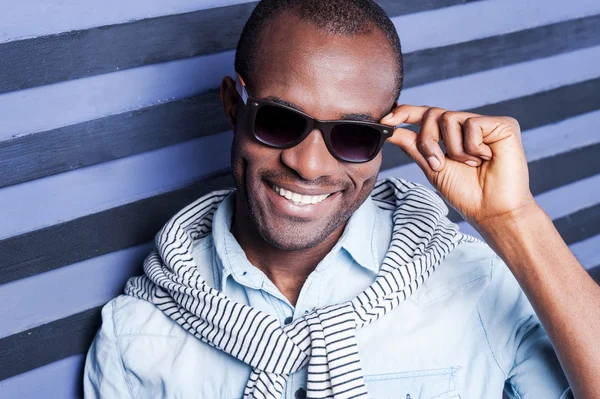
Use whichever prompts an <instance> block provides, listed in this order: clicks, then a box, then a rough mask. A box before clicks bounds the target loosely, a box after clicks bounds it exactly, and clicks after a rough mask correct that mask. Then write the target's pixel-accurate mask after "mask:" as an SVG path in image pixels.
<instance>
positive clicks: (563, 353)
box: [476, 206, 600, 399]
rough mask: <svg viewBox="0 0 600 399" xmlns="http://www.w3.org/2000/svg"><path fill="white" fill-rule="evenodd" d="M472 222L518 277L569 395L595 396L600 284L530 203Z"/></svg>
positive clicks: (598, 394)
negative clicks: (507, 213) (518, 209)
mask: <svg viewBox="0 0 600 399" xmlns="http://www.w3.org/2000/svg"><path fill="white" fill-rule="evenodd" d="M476 227H477V229H478V230H479V231H480V233H481V234H482V236H483V237H484V239H485V240H486V241H487V243H488V244H489V245H490V246H491V247H492V248H493V249H494V251H496V253H497V254H498V255H499V256H500V257H501V258H502V259H503V260H504V262H505V263H506V264H507V265H508V267H509V268H510V270H511V272H512V273H513V274H514V275H515V277H516V279H517V280H518V281H519V284H520V285H521V288H522V289H523V291H524V292H525V294H526V295H527V297H528V299H529V301H530V302H531V304H532V306H533V308H534V310H535V312H536V314H537V315H538V317H539V319H540V321H541V323H542V325H543V326H544V328H545V329H546V331H547V332H548V336H549V337H550V340H551V341H552V344H553V345H554V348H555V350H556V353H557V356H558V358H559V360H560V363H561V365H562V367H563V370H564V372H565V374H566V376H567V378H568V380H569V383H570V384H571V388H572V390H573V393H574V394H575V397H576V398H578V399H583V398H586V399H587V398H590V399H591V398H600V345H598V342H597V340H598V339H599V335H600V287H599V286H598V285H597V284H596V283H595V282H594V280H593V279H592V278H591V277H590V276H589V275H588V273H587V272H586V271H585V269H584V268H583V267H582V266H581V264H580V263H579V262H578V261H577V259H576V258H575V256H573V254H572V253H571V251H570V250H569V248H568V246H567V245H566V244H565V242H564V241H563V240H562V238H561V237H560V235H559V234H558V232H557V231H556V229H555V228H554V225H553V224H552V221H551V220H550V218H549V217H548V215H546V214H545V213H544V212H543V210H541V208H539V207H537V206H534V207H531V208H530V209H524V210H522V211H521V212H519V213H515V214H513V215H511V216H506V217H502V218H498V219H496V220H489V221H487V222H486V223H485V224H482V225H479V226H476Z"/></svg>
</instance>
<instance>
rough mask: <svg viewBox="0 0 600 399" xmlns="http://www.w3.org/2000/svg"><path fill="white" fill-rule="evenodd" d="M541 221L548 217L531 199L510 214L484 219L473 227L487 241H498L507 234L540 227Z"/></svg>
mask: <svg viewBox="0 0 600 399" xmlns="http://www.w3.org/2000/svg"><path fill="white" fill-rule="evenodd" d="M543 221H550V222H551V219H550V218H549V216H548V215H547V214H546V212H544V210H543V209H542V208H541V207H540V206H539V205H538V204H537V202H535V200H534V199H533V198H532V199H531V201H530V202H528V203H527V204H525V205H523V206H521V207H519V208H516V209H514V210H512V211H510V212H505V213H503V214H500V215H496V216H492V217H488V218H485V219H484V220H481V221H478V222H475V223H474V224H473V227H474V228H475V229H476V230H477V231H478V232H479V233H480V234H481V236H482V237H484V238H486V240H487V239H500V238H502V237H506V235H507V234H510V235H513V234H523V233H525V232H527V231H532V230H534V229H535V228H536V227H538V226H540V223H543Z"/></svg>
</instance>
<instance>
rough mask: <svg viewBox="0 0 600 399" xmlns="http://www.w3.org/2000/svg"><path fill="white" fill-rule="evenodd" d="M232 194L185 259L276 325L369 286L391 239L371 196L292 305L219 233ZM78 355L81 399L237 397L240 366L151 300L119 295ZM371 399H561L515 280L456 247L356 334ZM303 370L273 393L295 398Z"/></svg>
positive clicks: (558, 380) (477, 250)
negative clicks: (86, 349) (402, 299)
mask: <svg viewBox="0 0 600 399" xmlns="http://www.w3.org/2000/svg"><path fill="white" fill-rule="evenodd" d="M233 208H234V196H233V194H232V195H230V196H229V197H227V199H226V200H225V201H224V202H223V203H222V204H221V205H220V206H219V208H218V210H217V212H216V213H215V215H214V221H213V232H212V235H209V236H207V237H205V238H202V239H200V240H198V241H197V242H196V243H195V245H194V249H193V257H194V259H195V261H196V263H197V264H198V267H199V268H200V269H201V274H202V275H203V276H204V278H205V279H206V281H207V282H208V283H209V284H211V285H212V286H213V287H214V288H218V289H219V290H221V291H222V292H224V293H225V294H226V295H227V296H229V297H231V298H233V299H234V300H236V301H238V302H241V303H244V304H247V305H250V306H252V307H254V308H257V309H260V310H262V311H265V312H268V313H269V314H271V315H273V316H275V317H277V318H278V319H279V320H280V322H281V324H282V325H283V324H285V323H289V322H290V321H291V320H294V319H295V318H297V317H300V316H301V315H303V314H304V313H305V312H309V311H310V310H311V309H313V308H315V307H322V306H326V305H330V304H335V303H340V302H344V301H348V300H351V299H352V298H354V297H355V296H356V295H358V294H359V293H360V292H362V291H363V290H364V289H365V288H366V287H368V286H369V285H370V284H371V283H372V282H373V281H374V279H375V276H376V274H377V272H378V270H379V265H380V264H381V261H382V260H383V258H384V256H385V253H386V251H387V248H388V246H389V243H390V240H391V234H392V219H391V212H390V211H384V210H382V209H380V208H378V207H377V206H376V205H375V203H374V202H373V200H372V199H371V198H369V199H367V201H365V203H364V204H363V205H362V206H361V207H360V208H359V209H358V210H357V211H356V212H355V213H354V215H353V216H352V217H351V219H350V221H349V223H348V225H347V226H346V229H345V231H344V233H343V235H342V237H341V238H340V240H339V241H338V242H337V244H336V245H335V247H334V248H333V249H332V250H331V252H330V253H329V254H328V255H327V256H326V257H325V258H324V259H323V260H322V261H321V262H320V263H319V265H318V266H317V268H316V269H315V270H314V271H313V272H312V273H311V274H310V276H309V277H308V279H307V280H306V282H305V283H304V286H303V287H302V291H301V292H300V296H299V298H298V302H297V304H296V306H295V307H294V306H292V305H291V304H290V303H289V301H288V300H287V299H286V298H285V297H284V296H283V295H282V294H281V293H280V292H279V290H278V289H277V287H276V286H275V285H274V284H273V283H272V282H271V281H270V280H269V279H268V278H267V276H266V275H265V274H264V273H263V272H261V271H260V270H258V269H257V268H256V267H254V266H253V265H252V264H250V262H249V261H248V259H247V258H246V256H245V254H244V251H243V250H242V248H241V247H240V246H239V244H238V243H237V241H236V239H235V238H234V237H233V235H232V234H231V232H230V227H231V222H232V217H233ZM102 320H103V322H102V328H101V329H100V331H99V332H98V334H97V335H96V338H95V339H94V342H93V344H92V346H91V348H90V350H89V353H88V356H87V360H86V365H85V375H84V390H85V397H86V398H97V397H101V398H205V399H234V398H235V399H239V398H242V396H243V390H244V387H245V385H246V382H247V380H248V377H249V375H250V367H249V366H247V365H246V364H244V363H242V362H240V361H239V360H237V359H235V358H234V357H232V356H230V355H228V354H226V353H224V352H221V351H219V350H218V349H215V348H213V347H211V346H209V345H207V344H205V343H204V342H202V341H200V340H198V339H197V338H195V337H194V336H192V335H191V334H189V333H187V332H186V331H185V330H183V329H182V328H181V327H180V326H179V325H177V324H176V323H175V322H174V321H172V320H171V319H170V318H169V317H167V316H165V315H164V314H163V313H162V312H161V311H160V310H158V309H157V308H156V307H155V306H154V305H153V304H151V303H149V302H145V301H143V300H140V299H135V298H132V297H129V296H125V295H122V296H119V297H118V298H116V299H114V300H112V301H111V302H109V303H108V304H107V305H106V306H104V308H103V310H102ZM357 341H358V345H359V354H360V359H361V365H362V369H363V372H364V376H365V383H366V386H367V390H368V393H369V397H370V398H373V399H388V398H400V399H431V398H436V399H446V398H448V399H449V398H462V399H471V398H473V399H481V398H485V399H487V398H498V399H500V398H501V397H502V390H503V388H504V387H505V382H506V387H507V392H508V394H509V395H510V396H511V397H515V398H531V399H554V398H556V399H558V398H570V397H571V393H570V390H569V389H568V383H567V381H566V379H565V376H564V374H563V372H562V370H561V368H560V365H559V363H558V361H557V359H556V355H555V353H554V351H553V348H552V345H551V343H550V341H549V339H548V337H547V335H546V333H545V332H544V330H543V329H542V327H541V326H540V324H539V321H538V319H537V317H536V316H535V314H534V312H533V310H532V308H531V305H530V304H529V302H528V300H527V298H526V297H525V295H524V294H523V292H522V291H521V289H520V288H519V285H518V283H517V282H516V280H515V279H514V277H513V276H512V274H511V273H510V271H509V270H508V269H507V267H506V265H505V264H504V263H503V262H502V261H501V260H500V259H499V258H498V256H497V255H496V254H494V252H493V251H492V250H491V249H490V248H489V247H488V246H487V245H485V244H483V243H473V244H471V243H470V244H462V245H460V246H459V247H458V248H457V249H455V250H454V251H452V252H451V253H450V254H449V255H448V257H447V258H446V259H445V260H444V261H443V263H442V264H441V265H440V266H439V267H438V268H437V270H436V271H435V272H434V273H433V275H432V276H431V277H430V278H429V279H428V280H427V281H426V282H425V283H424V284H423V285H422V286H421V287H420V288H419V290H417V292H416V293H415V294H414V295H413V296H412V297H411V298H410V299H409V300H407V301H406V302H404V303H403V304H401V305H400V306H398V308H396V309H395V310H394V311H392V312H390V313H388V314H387V315H386V316H385V317H383V318H382V319H381V320H378V321H377V322H375V323H373V324H370V325H367V326H366V327H364V328H363V329H360V330H358V332H357ZM306 378H307V377H306V368H304V369H302V370H300V371H298V372H297V373H295V374H292V375H291V376H290V378H289V379H288V384H287V386H286V389H285V395H284V397H285V398H286V399H302V398H304V397H305V396H306V391H305V388H306Z"/></svg>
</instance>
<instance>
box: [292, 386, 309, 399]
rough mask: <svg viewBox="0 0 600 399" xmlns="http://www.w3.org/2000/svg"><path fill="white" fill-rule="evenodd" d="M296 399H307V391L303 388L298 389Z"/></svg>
mask: <svg viewBox="0 0 600 399" xmlns="http://www.w3.org/2000/svg"><path fill="white" fill-rule="evenodd" d="M294 396H296V399H306V391H305V390H304V389H302V388H300V389H298V390H297V391H296V395H294Z"/></svg>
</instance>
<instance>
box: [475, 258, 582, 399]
mask: <svg viewBox="0 0 600 399" xmlns="http://www.w3.org/2000/svg"><path fill="white" fill-rule="evenodd" d="M491 272H492V276H491V281H490V286H489V287H488V288H487V290H486V292H485V293H484V295H483V296H482V299H481V301H480V303H479V306H478V311H479V315H480V318H481V323H482V325H483V328H484V330H485V333H486V337H487V339H488V344H489V347H490V350H491V352H492V356H493V357H494V360H495V361H496V363H497V364H498V367H499V368H500V369H501V371H502V372H503V373H504V375H505V376H506V384H505V391H506V394H507V395H508V396H509V397H510V398H511V399H512V398H518V399H539V398H547V399H553V398H556V399H569V398H573V395H572V393H571V390H570V388H569V383H568V381H567V379H566V377H565V374H564V372H563V370H562V368H561V366H560V363H559V362H558V358H557V357H556V353H555V351H554V348H553V346H552V343H551V342H550V339H549V338H548V335H547V334H546V331H545V330H544V329H543V327H542V325H541V324H540V321H539V319H538V317H537V316H536V314H535V313H534V311H533V308H532V306H531V303H530V302H529V300H528V299H527V297H526V296H525V294H524V292H523V290H522V289H521V287H520V286H519V283H518V282H517V280H516V278H515V277H514V276H513V274H512V273H511V272H510V270H509V269H508V267H507V266H506V264H505V263H504V262H503V261H502V260H501V259H500V258H499V257H498V256H497V255H496V254H494V259H493V261H492V271H491Z"/></svg>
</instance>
